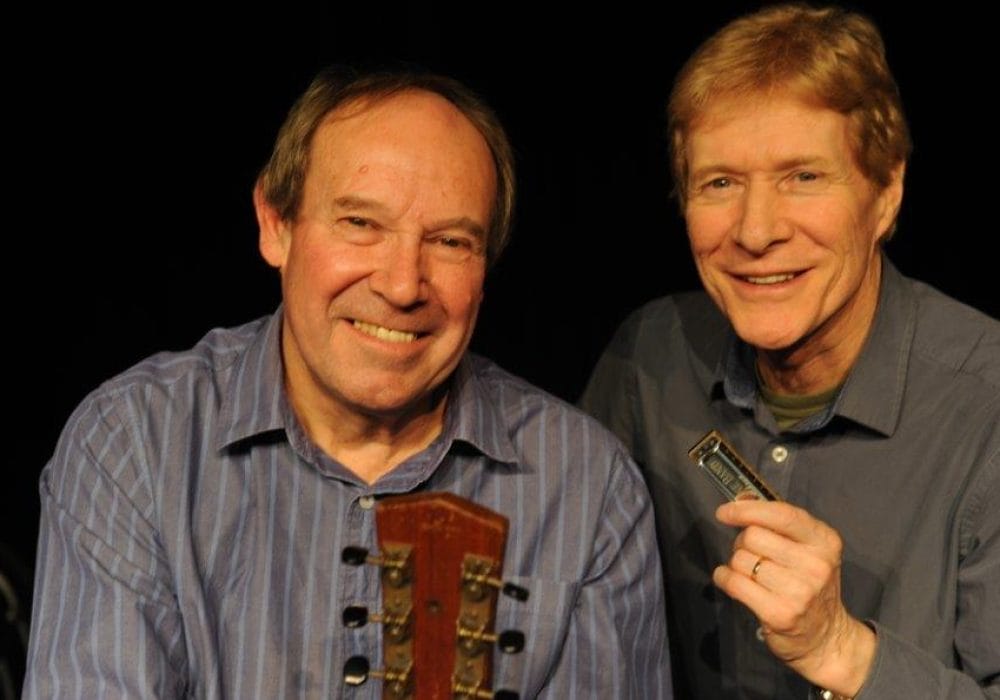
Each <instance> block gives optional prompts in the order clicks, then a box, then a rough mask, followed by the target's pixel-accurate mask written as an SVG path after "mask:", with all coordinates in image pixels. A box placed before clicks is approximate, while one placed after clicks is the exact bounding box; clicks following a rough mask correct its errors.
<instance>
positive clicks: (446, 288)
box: [435, 269, 485, 325]
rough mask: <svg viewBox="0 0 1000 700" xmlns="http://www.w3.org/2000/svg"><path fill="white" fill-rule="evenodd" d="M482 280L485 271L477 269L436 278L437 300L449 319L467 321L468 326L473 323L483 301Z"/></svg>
mask: <svg viewBox="0 0 1000 700" xmlns="http://www.w3.org/2000/svg"><path fill="white" fill-rule="evenodd" d="M484 279H485V271H484V270H478V269H477V270H461V271H458V272H456V273H453V274H445V275H439V276H438V277H437V278H436V282H435V286H436V287H437V290H438V299H440V300H441V304H442V306H443V307H444V308H445V311H446V313H447V314H448V316H449V317H450V318H452V319H454V320H456V321H467V322H468V323H469V324H470V325H471V323H472V322H474V321H475V319H476V314H477V313H478V312H479V305H480V303H482V300H483V282H484Z"/></svg>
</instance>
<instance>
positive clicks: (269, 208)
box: [253, 183, 292, 270]
mask: <svg viewBox="0 0 1000 700" xmlns="http://www.w3.org/2000/svg"><path fill="white" fill-rule="evenodd" d="M253 208H254V211H255V212H256V213H257V226H258V227H259V229H260V236H259V239H258V247H259V248H260V254H261V256H262V257H263V258H264V260H265V261H267V264H268V265H270V266H271V267H276V268H278V269H279V270H280V269H282V268H283V267H284V266H285V261H286V260H287V259H288V246H289V243H290V241H291V234H292V232H291V226H290V225H289V222H287V221H285V220H284V219H283V218H282V217H281V214H280V213H279V212H278V210H277V209H275V208H274V206H273V205H272V204H271V203H270V202H269V201H267V197H265V196H264V191H263V188H262V187H261V184H260V183H257V185H256V186H255V187H254V188H253Z"/></svg>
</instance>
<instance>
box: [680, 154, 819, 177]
mask: <svg viewBox="0 0 1000 700" xmlns="http://www.w3.org/2000/svg"><path fill="white" fill-rule="evenodd" d="M829 163H830V159H829V158H827V157H826V156H819V155H815V156H796V157H794V158H787V159H785V160H781V161H778V162H777V164H775V165H774V166H773V167H772V168H770V169H771V170H772V171H774V172H781V171H783V170H794V169H795V168H801V167H802V166H809V165H812V166H817V165H819V166H825V167H829V165H828V164H829ZM734 171H735V172H740V169H739V168H734V167H732V166H729V165H726V164H725V163H724V162H721V161H719V162H716V163H710V164H709V165H705V166H702V167H700V168H698V169H697V170H692V171H691V173H690V175H688V178H689V179H690V180H700V179H702V178H703V177H705V176H706V175H708V174H710V173H731V172H734Z"/></svg>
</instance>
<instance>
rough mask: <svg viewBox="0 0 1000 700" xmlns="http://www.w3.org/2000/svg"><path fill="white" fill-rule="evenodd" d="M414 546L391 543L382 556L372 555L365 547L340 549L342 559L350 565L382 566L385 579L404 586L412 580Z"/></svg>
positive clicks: (391, 583) (390, 582)
mask: <svg viewBox="0 0 1000 700" xmlns="http://www.w3.org/2000/svg"><path fill="white" fill-rule="evenodd" d="M412 549H413V548H412V547H410V546H409V545H405V544H403V545H391V546H387V547H386V551H385V552H383V553H382V554H381V555H380V556H372V555H371V554H369V553H368V550H367V549H365V548H364V547H355V546H348V547H344V548H343V549H342V550H341V551H340V560H341V561H342V562H344V563H345V564H347V565H348V566H361V565H362V564H374V565H375V566H380V567H382V569H383V571H384V574H383V575H384V579H383V580H384V581H385V582H386V583H388V584H390V585H392V586H396V587H398V586H404V585H406V584H407V583H409V581H410V572H411V561H412V560H411V558H410V552H411V550H412Z"/></svg>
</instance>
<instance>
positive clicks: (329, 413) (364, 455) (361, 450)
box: [289, 392, 446, 484]
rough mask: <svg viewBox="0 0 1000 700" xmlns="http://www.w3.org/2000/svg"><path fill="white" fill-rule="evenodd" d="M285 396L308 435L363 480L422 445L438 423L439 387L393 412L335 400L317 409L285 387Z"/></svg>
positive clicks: (442, 408)
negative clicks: (401, 410) (302, 403)
mask: <svg viewBox="0 0 1000 700" xmlns="http://www.w3.org/2000/svg"><path fill="white" fill-rule="evenodd" d="M289 397H290V401H291V404H292V409H293V410H294V411H295V415H296V417H297V418H298V419H299V422H300V423H301V424H302V427H303V429H304V430H305V432H306V434H307V435H308V436H309V438H310V439H311V440H312V441H313V442H314V443H316V445H318V446H319V447H320V449H322V450H323V451H324V452H325V453H326V454H328V455H329V456H330V457H332V458H333V459H335V460H337V461H338V462H340V463H341V464H343V465H344V466H345V467H347V468H348V469H350V470H351V471H352V472H354V473H355V474H356V475H357V476H358V477H360V478H361V479H363V480H364V481H365V482H366V483H369V484H371V483H374V482H375V481H377V480H378V479H379V478H380V477H381V476H383V475H384V474H387V473H388V472H390V471H392V469H393V468H395V467H396V466H398V465H399V464H400V463H402V462H403V461H405V460H406V459H407V458H409V457H411V456H413V455H414V454H416V453H417V452H420V451H421V450H423V449H424V448H426V447H427V446H428V445H429V444H431V442H433V441H434V439H435V438H436V437H437V436H438V435H440V434H441V430H442V428H443V426H444V411H445V404H446V396H445V395H444V394H443V393H442V394H441V396H440V397H434V399H435V400H431V399H429V400H428V401H427V402H426V405H421V406H419V407H412V408H411V409H409V410H407V411H406V412H404V413H400V414H393V415H373V414H365V413H362V412H359V411H352V410H350V409H348V408H346V407H342V406H337V405H336V404H333V405H332V406H330V407H328V410H325V411H322V412H316V411H308V410H306V408H305V407H304V406H300V405H298V402H297V401H296V400H295V397H294V396H293V395H292V393H291V392H289Z"/></svg>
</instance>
